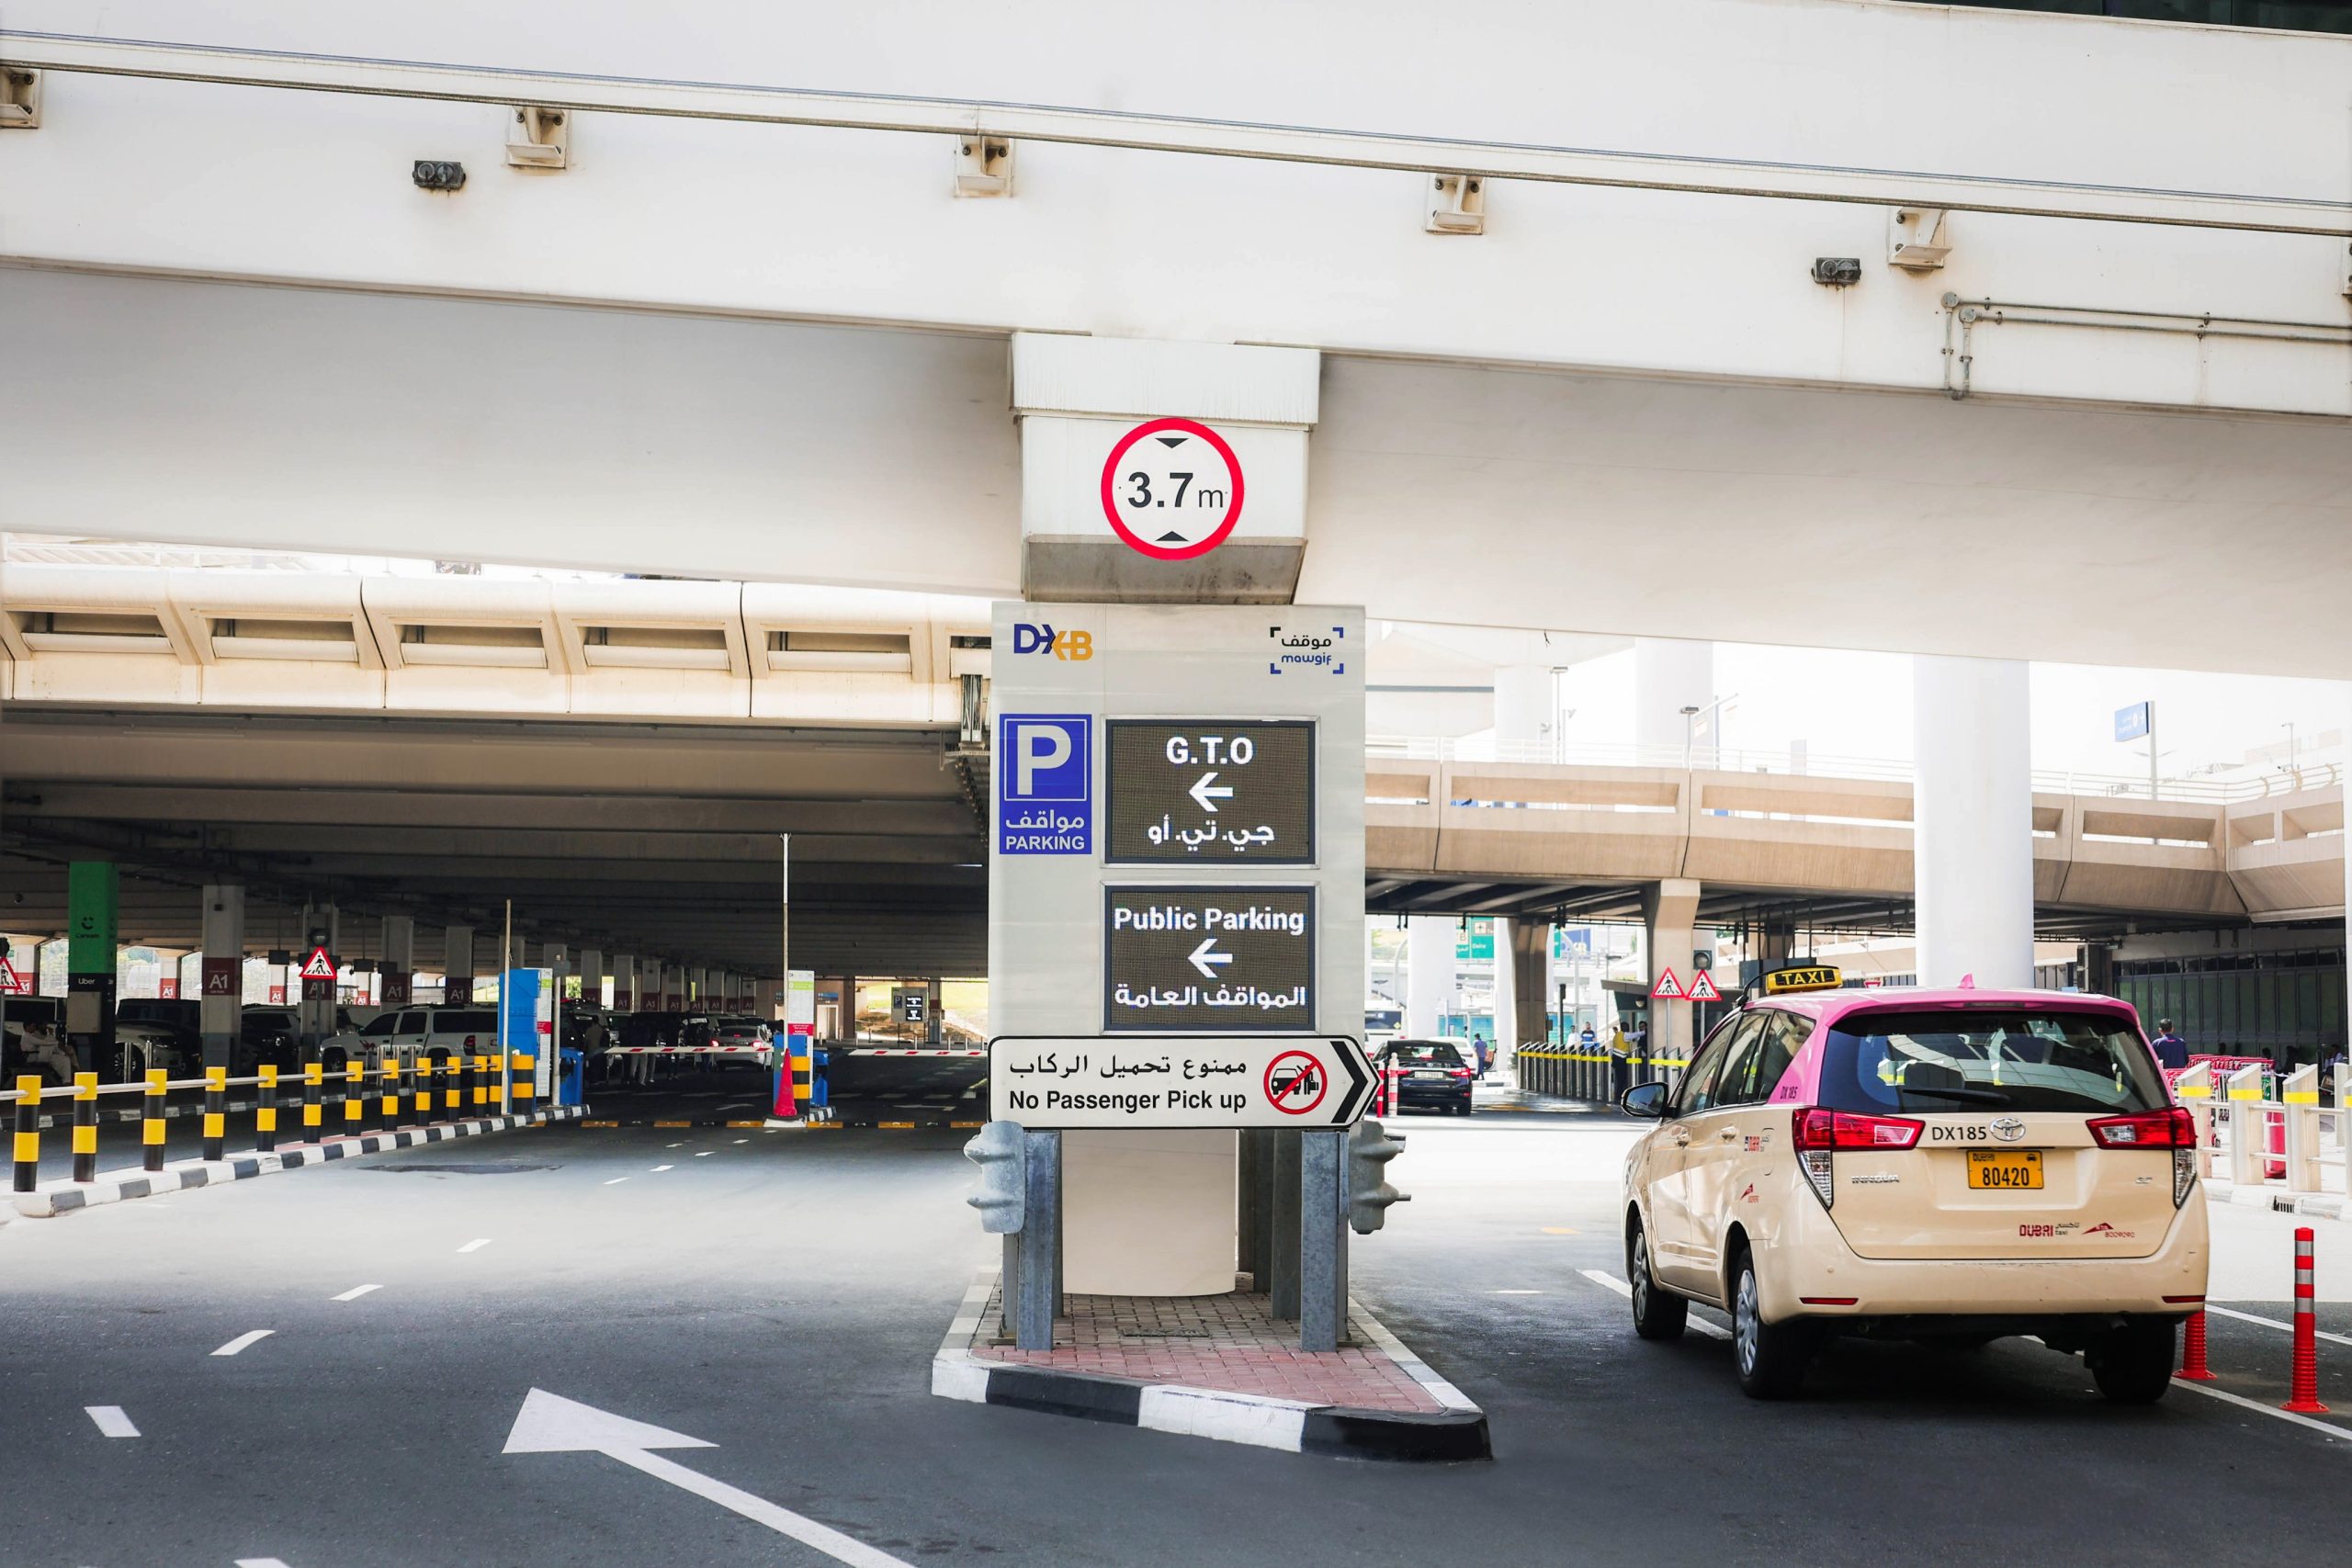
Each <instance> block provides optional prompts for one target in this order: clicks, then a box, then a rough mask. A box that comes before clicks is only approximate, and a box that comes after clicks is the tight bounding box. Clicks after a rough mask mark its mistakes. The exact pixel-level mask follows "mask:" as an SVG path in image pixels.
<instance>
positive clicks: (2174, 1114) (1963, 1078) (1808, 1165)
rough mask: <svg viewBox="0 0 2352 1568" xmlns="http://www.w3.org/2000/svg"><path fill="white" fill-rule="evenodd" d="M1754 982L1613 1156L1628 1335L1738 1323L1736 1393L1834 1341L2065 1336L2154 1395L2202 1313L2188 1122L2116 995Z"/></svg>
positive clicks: (2094, 1368) (1637, 1104) (1633, 1092)
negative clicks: (1706, 1321) (2180, 1330)
mask: <svg viewBox="0 0 2352 1568" xmlns="http://www.w3.org/2000/svg"><path fill="white" fill-rule="evenodd" d="M1841 984H1842V982H1841V980H1840V978H1839V976H1838V972H1837V971H1836V970H1834V969H1828V968H1823V967H1818V966H1811V967H1804V968H1793V969H1783V970H1781V971H1779V972H1777V973H1772V974H1767V975H1765V976H1762V977H1761V980H1760V982H1759V983H1758V987H1754V988H1753V990H1754V991H1755V992H1756V993H1757V994H1753V995H1751V997H1750V998H1749V999H1747V1002H1746V1003H1745V1005H1744V1006H1742V1007H1741V1008H1740V1009H1739V1010H1737V1011H1736V1012H1734V1013H1733V1014H1732V1015H1731V1016H1730V1017H1728V1018H1727V1019H1725V1020H1724V1021H1723V1022H1722V1023H1721V1024H1720V1025H1718V1026H1717V1027H1716V1029H1715V1030H1714V1031H1713V1032H1712V1033H1710V1034H1709V1035H1708V1037H1707V1039H1706V1040H1705V1042H1704V1043H1702V1045H1701V1047H1700V1049H1699V1050H1698V1052H1697V1053H1696V1054H1695V1055H1693V1056H1692V1058H1691V1066H1690V1070H1689V1071H1687V1072H1686V1073H1684V1074H1683V1075H1682V1077H1681V1079H1680V1081H1679V1082H1678V1083H1676V1084H1674V1085H1672V1086H1671V1087H1669V1086H1668V1085H1667V1084H1664V1083H1644V1084H1638V1085H1635V1086H1634V1088H1633V1089H1630V1090H1629V1091H1627V1093H1626V1094H1625V1096H1624V1098H1623V1107H1624V1109H1625V1110H1626V1111H1628V1112H1629V1113H1631V1114H1633V1115H1635V1116H1639V1117H1643V1118H1645V1119H1652V1120H1655V1121H1657V1122H1658V1125H1657V1127H1656V1128H1655V1129H1653V1130H1651V1131H1649V1132H1648V1133H1646V1134H1644V1135H1643V1137H1642V1138H1641V1139H1640V1141H1639V1142H1637V1143H1636V1144H1635V1145H1634V1149H1633V1151H1632V1153H1631V1154H1630V1155H1629V1156H1627V1159H1626V1164H1625V1188H1624V1216H1625V1260H1626V1269H1627V1277H1628V1279H1629V1280H1631V1282H1632V1286H1633V1304H1634V1332H1635V1333H1637V1334H1639V1335H1640V1336H1641V1337H1643V1338H1645V1339H1672V1338H1675V1337H1679V1335H1680V1334H1681V1333H1682V1331H1683V1327H1684V1324H1685V1320H1686V1314H1688V1312H1689V1310H1690V1305H1691V1303H1692V1302H1702V1303H1707V1304H1709V1305H1711V1306H1715V1307H1719V1308H1721V1309H1723V1310H1724V1311H1726V1312H1728V1313H1729V1314H1731V1318H1732V1330H1733V1332H1732V1344H1733V1352H1734V1360H1735V1363H1736V1367H1737V1370H1738V1373H1739V1382H1740V1386H1741V1387H1742V1388H1743V1389H1745V1390H1746V1391H1747V1393H1751V1394H1753V1395H1756V1396H1757V1397H1758V1398H1768V1399H1769V1398H1780V1397H1785V1396H1787V1395H1789V1394H1792V1393H1795V1392H1796V1390H1797V1388H1798V1386H1799V1384H1800V1383H1801V1382H1803V1380H1804V1373H1805V1368H1806V1365H1807V1363H1808V1362H1809V1361H1810V1360H1811V1359H1812V1356H1813V1353H1814V1350H1815V1348H1816V1347H1817V1346H1818V1345H1819V1344H1820V1342H1821V1340H1822V1339H1823V1338H1824V1337H1826V1336H1828V1335H1832V1334H1859V1335H1868V1336H1871V1337H1890V1338H1907V1339H1916V1340H1922V1341H1927V1342H1931V1343H1941V1344H1947V1345H1957V1346H1970V1347H1973V1346H1976V1345H1981V1344H1984V1343H1986V1342H1988V1341H1990V1340H1993V1339H1996V1338H1998V1337H2002V1336H2004V1335H2011V1334H2027V1335H2033V1336H2036V1337H2040V1338H2041V1340H2042V1341H2043V1342H2044V1343H2045V1344H2047V1345H2049V1346H2050V1347H2051V1348H2053V1349H2057V1350H2062V1351H2066V1352H2070V1353H2072V1352H2079V1353H2081V1355H2082V1356H2083V1358H2084V1359H2085V1361H2086V1363H2087V1364H2088V1367H2089V1370H2090V1372H2091V1375H2092V1378H2093V1379H2094V1381H2095V1382H2097V1383H2098V1387H2099V1390H2100V1392H2101V1393H2105V1394H2106V1395H2107V1396H2108V1397H2109V1399H2111V1400H2116V1401H2120V1402H2123V1403H2131V1404H2144V1403H2147V1402H2150V1401H2153V1400H2156V1399H2159V1398H2161V1397H2163V1395H2164V1392H2165V1389H2166V1388H2167V1387H2168V1386H2169V1385H2170V1382H2171V1374H2172V1370H2173V1367H2174V1366H2175V1364H2176V1363H2175V1361H2174V1359H2173V1358H2174V1340H2175V1334H2176V1329H2177V1325H2179V1323H2180V1322H2181V1321H2182V1320H2183V1319H2184V1318H2186V1317H2187V1316H2188V1314H2191V1313H2193V1312H2195V1311H2197V1310H2198V1309H2199V1307H2201V1306H2202V1305H2203V1304H2204V1301H2205V1280H2206V1262H2207V1237H2206V1219H2205V1205H2204V1204H2203V1203H2202V1202H2201V1201H2198V1202H2192V1201H2190V1199H2191V1197H2192V1196H2194V1195H2195V1188H2196V1183H2197V1163H2196V1156H2197V1150H2196V1147H2195V1140H2196V1134H2195V1128H2194V1124H2193V1123H2192V1122H2191V1121H2190V1119H2189V1115H2188V1111H2184V1110H2181V1109H2180V1108H2179V1107H2178V1106H2177V1105H2175V1104H2174V1103H2173V1102H2172V1101H2171V1100H2170V1098H2169V1097H2168V1095H2167V1093H2166V1091H2165V1083H2164V1078H2163V1077H2162V1075H2161V1074H2160V1073H2159V1071H2158V1069H2157V1066H2156V1061H2155V1057H2154V1054H2153V1053H2152V1052H2151V1050H2150V1049H2149V1046H2148V1043H2147V1042H2146V1040H2145V1039H2144V1038H2143V1035H2142V1034H2141V1032H2140V1025H2139V1020H2138V1016H2137V1014H2135V1013H2134V1012H2133V1011H2132V1010H2131V1008H2130V1007H2129V1006H2128V1005H2127V1004H2125V1003H2123V1002H2120V1001H2115V1000H2112V999H2109V998H2103V997H2092V996H2081V995H2076V994H2074V993H2071V992H2067V993H2060V992H2052V991H1991V990H1975V989H1959V990H1913V989H1892V988H1890V989H1871V990H1849V989H1842V988H1839V987H1841Z"/></svg>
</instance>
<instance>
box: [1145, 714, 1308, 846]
mask: <svg viewBox="0 0 2352 1568" xmlns="http://www.w3.org/2000/svg"><path fill="white" fill-rule="evenodd" d="M1103 728H1105V729H1106V730H1107V731H1108V732H1109V739H1108V742H1107V747H1108V751H1109V765H1108V766H1107V767H1106V768H1105V770H1104V773H1105V776H1106V778H1107V781H1108V783H1107V784H1106V786H1105V790H1106V793H1107V795H1109V797H1110V806H1109V817H1110V820H1109V826H1108V829H1106V833H1107V838H1108V840H1109V841H1108V846H1107V849H1108V858H1109V859H1110V861H1111V863H1113V864H1114V865H1198V864H1217V863H1225V864H1232V863H1236V862H1242V861H1248V862H1254V863H1259V864H1261V865H1266V864H1272V865H1312V864H1313V863H1315V726H1314V725H1313V723H1311V722H1309V721H1306V720H1283V719H1251V720H1225V719H1197V718H1196V719H1189V720H1183V721H1181V722H1171V721H1167V720H1161V719H1132V718H1114V719H1111V720H1110V721H1108V722H1107V723H1106V724H1105V725H1104V727H1103Z"/></svg>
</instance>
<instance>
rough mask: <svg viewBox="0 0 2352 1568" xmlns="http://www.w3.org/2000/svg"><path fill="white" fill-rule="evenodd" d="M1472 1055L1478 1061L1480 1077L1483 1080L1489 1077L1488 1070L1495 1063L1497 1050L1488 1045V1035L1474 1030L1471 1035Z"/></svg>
mask: <svg viewBox="0 0 2352 1568" xmlns="http://www.w3.org/2000/svg"><path fill="white" fill-rule="evenodd" d="M1470 1054H1471V1055H1473V1056H1474V1057H1476V1060H1477V1064H1478V1077H1479V1078H1480V1079H1481V1080H1483V1079H1484V1078H1485V1077H1486V1076H1487V1067H1488V1066H1492V1065H1493V1063H1494V1059H1495V1048H1494V1047H1493V1046H1491V1045H1489V1044H1487V1037H1486V1035H1484V1034H1482V1033H1480V1032H1477V1031H1476V1030H1473V1031H1472V1032H1471V1034H1470Z"/></svg>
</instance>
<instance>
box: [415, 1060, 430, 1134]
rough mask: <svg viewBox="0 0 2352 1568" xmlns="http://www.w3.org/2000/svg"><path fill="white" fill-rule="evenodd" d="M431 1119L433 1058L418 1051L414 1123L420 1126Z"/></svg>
mask: <svg viewBox="0 0 2352 1568" xmlns="http://www.w3.org/2000/svg"><path fill="white" fill-rule="evenodd" d="M432 1120H433V1058H432V1057H430V1056H427V1055H424V1054H423V1053H421V1052H420V1053H419V1054H418V1055H417V1058H416V1124H417V1125H418V1126H420V1127H422V1126H424V1124H425V1123H426V1122H430V1121H432Z"/></svg>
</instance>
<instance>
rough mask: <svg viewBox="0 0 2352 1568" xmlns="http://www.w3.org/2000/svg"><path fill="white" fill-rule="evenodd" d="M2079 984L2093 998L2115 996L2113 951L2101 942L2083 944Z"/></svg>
mask: <svg viewBox="0 0 2352 1568" xmlns="http://www.w3.org/2000/svg"><path fill="white" fill-rule="evenodd" d="M2081 984H2082V987H2083V989H2084V990H2086V991H2087V992H2089V993H2090V994H2091V995H2092V996H2095V997H2111V996H2113V995H2115V949H2113V948H2111V947H2109V945H2108V944H2107V943H2105V942H2085V943H2083V958H2082V982H2081Z"/></svg>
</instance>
